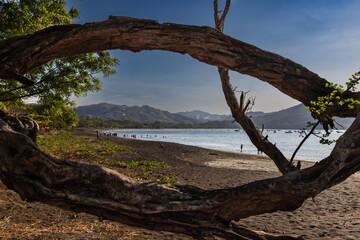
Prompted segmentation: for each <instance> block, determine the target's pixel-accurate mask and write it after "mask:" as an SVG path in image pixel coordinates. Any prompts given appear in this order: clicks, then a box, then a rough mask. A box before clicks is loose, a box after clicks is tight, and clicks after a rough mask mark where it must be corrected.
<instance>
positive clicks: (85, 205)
mask: <svg viewBox="0 0 360 240" xmlns="http://www.w3.org/2000/svg"><path fill="white" fill-rule="evenodd" d="M115 48H118V49H126V50H132V51H141V50H154V49H159V50H167V51H173V52H179V53H188V54H190V55H191V56H192V57H194V58H195V59H198V60H200V61H203V62H206V63H208V64H212V65H217V66H219V67H222V68H227V69H232V70H235V71H238V72H241V73H245V74H249V75H251V76H254V77H257V78H259V79H261V80H263V81H266V82H268V83H270V84H272V85H273V86H275V87H277V88H278V89H280V90H281V91H283V92H284V93H286V94H288V95H289V96H291V97H294V98H296V99H298V100H300V101H302V102H303V103H305V104H307V103H309V101H310V100H313V99H315V98H317V96H321V95H325V94H327V93H328V91H329V89H327V88H325V82H326V81H325V80H324V79H322V78H320V77H319V76H317V75H316V74H314V73H312V72H310V71H309V70H307V69H306V68H304V67H302V66H301V65H298V64H296V63H294V62H292V61H291V60H288V59H285V58H283V57H281V56H279V55H276V54H273V53H270V52H266V51H263V50H261V49H259V48H256V47H254V46H251V45H249V44H246V43H243V42H240V41H238V40H235V39H233V38H231V37H228V36H226V35H223V34H222V33H221V32H219V31H216V30H214V29H212V28H209V27H196V26H187V25H177V24H170V23H164V24H158V23H156V22H155V21H152V20H142V19H133V18H129V17H111V18H110V19H109V20H107V21H104V22H99V23H89V24H85V25H69V26H60V27H51V28H48V29H45V30H43V31H39V32H37V33H35V34H32V35H27V36H20V37H15V38H11V39H8V40H2V41H0V77H1V78H4V79H9V80H10V79H15V80H18V81H21V82H23V83H24V84H30V83H29V82H28V81H27V80H26V78H24V77H23V76H22V75H23V74H24V73H26V72H28V71H30V70H32V69H34V68H35V67H37V66H40V65H41V64H43V63H45V62H47V61H49V60H51V59H54V58H59V57H65V56H71V55H74V54H79V53H85V52H91V51H98V50H105V49H115ZM225 70H226V69H225ZM228 87H229V86H228ZM354 96H358V93H354ZM230 100H231V99H230ZM230 103H231V101H230ZM235 105H236V104H235ZM240 110H242V109H240ZM240 110H239V111H240ZM340 110H341V111H342V110H343V109H333V114H336V115H339V116H356V111H354V110H343V112H341V111H340ZM36 126H37V125H36V124H34V123H33V122H32V121H31V120H30V119H27V118H13V117H10V116H8V115H6V114H5V113H4V112H0V178H1V180H2V181H3V182H4V184H5V185H6V186H7V187H8V188H10V189H13V190H15V191H16V192H18V193H19V194H20V196H21V197H22V199H26V200H28V201H41V202H44V203H47V204H50V205H55V206H59V207H62V208H66V209H70V210H74V211H84V212H88V213H91V214H94V215H97V216H101V217H105V218H109V219H112V220H116V221H119V222H123V223H128V224H131V225H135V226H141V227H145V228H149V229H156V230H167V231H173V232H181V233H186V234H191V235H193V236H196V237H199V238H201V237H204V236H206V235H208V234H210V235H217V236H220V237H223V238H226V239H247V238H250V239H284V238H282V237H281V236H280V237H278V238H277V237H276V236H273V235H268V234H265V233H261V232H254V231H250V230H248V229H242V228H238V227H235V226H233V225H232V224H231V221H232V220H238V219H240V218H245V217H248V216H252V215H256V214H262V213H267V212H274V211H277V210H286V211H291V210H295V209H296V208H298V207H300V206H301V204H302V203H303V202H304V201H305V200H306V199H307V198H309V197H314V196H316V195H317V194H318V193H319V192H321V191H322V190H324V189H326V188H329V187H331V186H333V185H335V184H337V183H340V182H341V181H344V180H345V179H346V178H347V177H349V176H350V175H351V174H353V173H355V172H356V171H358V170H359V169H360V144H359V143H360V115H357V118H356V120H355V121H354V123H353V124H352V126H351V127H350V128H349V129H348V130H347V131H346V132H345V134H344V135H343V136H342V137H340V138H339V140H338V142H337V144H336V146H335V148H334V150H333V151H332V153H331V155H330V156H329V157H328V158H326V159H324V160H323V161H321V162H320V163H318V164H316V165H315V166H313V167H311V168H308V169H304V170H295V171H293V170H294V169H291V170H292V171H290V172H289V171H288V170H286V169H287V168H288V166H286V165H285V166H283V167H284V172H288V173H286V174H285V175H283V176H282V177H279V178H274V179H267V180H263V181H257V182H253V183H250V184H246V185H243V186H239V187H235V188H229V189H219V190H212V191H207V190H202V189H199V188H195V187H192V186H177V185H174V186H171V185H167V184H161V183H157V182H139V181H136V180H133V179H130V178H128V177H126V176H124V175H121V174H119V173H117V172H114V171H112V170H109V169H106V168H102V167H98V166H92V165H85V164H80V163H75V162H69V161H66V160H61V159H55V158H52V157H51V156H49V155H47V154H45V153H43V152H41V151H40V150H39V149H38V148H37V146H36V145H35V143H34V141H35V139H36V132H37V131H36V128H37V127H36ZM34 136H35V137H34ZM260 137H261V136H260ZM265 140H266V139H262V141H264V144H267V142H266V141H265ZM269 146H270V145H269ZM270 147H271V146H270ZM280 164H282V163H280ZM285 239H293V238H291V237H286V238H285Z"/></svg>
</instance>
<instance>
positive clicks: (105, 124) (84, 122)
mask: <svg viewBox="0 0 360 240" xmlns="http://www.w3.org/2000/svg"><path fill="white" fill-rule="evenodd" d="M78 127H86V128H144V129H161V128H172V129H185V128H201V129H207V128H225V129H227V128H231V129H232V128H234V127H237V125H234V124H233V123H231V122H229V123H225V122H207V123H167V122H153V123H151V122H135V121H128V120H126V121H120V120H102V119H98V118H90V117H86V118H80V119H79V123H78Z"/></svg>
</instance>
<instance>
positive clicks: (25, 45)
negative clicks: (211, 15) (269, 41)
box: [0, 17, 359, 117]
mask: <svg viewBox="0 0 360 240" xmlns="http://www.w3.org/2000/svg"><path fill="white" fill-rule="evenodd" d="M109 49H122V50H130V51H134V52H137V51H142V50H165V51H171V52H178V53H182V54H189V55H190V56H192V57H193V58H195V59H197V60H199V61H202V62H205V63H207V64H210V65H215V66H218V67H223V68H225V69H231V70H233V71H237V72H239V73H243V74H247V75H250V76H253V77H255V78H258V79H260V80H262V81H265V82H267V83H269V84H271V85H272V86H274V87H276V88H277V89H279V90H280V91H282V92H283V93H285V94H287V95H288V96H290V97H292V98H294V99H297V100H299V101H300V102H302V103H304V104H305V105H307V106H308V105H309V104H310V101H313V100H317V98H318V97H319V96H325V95H328V94H329V93H330V92H331V89H329V88H325V87H324V86H325V84H326V83H327V81H326V80H325V79H323V78H321V77H319V76H318V75H317V74H315V73H313V72H311V71H309V70H308V69H307V68H305V67H303V66H301V65H300V64H297V63H295V62H293V61H291V60H289V59H287V58H284V57H282V56H279V55H277V54H274V53H271V52H267V51H264V50H261V49H260V48H257V47H255V46H252V45H250V44H247V43H244V42H241V41H239V40H236V39H234V38H231V37H229V36H227V35H224V34H223V33H221V32H220V31H218V30H215V29H214V28H211V27H199V26H190V25H180V24H173V23H163V24H160V23H157V22H156V21H154V20H145V19H136V18H130V17H110V18H109V19H108V20H107V21H103V22H94V23H86V24H83V25H75V24H74V25H65V26H54V27H50V28H47V29H44V30H42V31H39V32H36V33H34V34H30V35H26V36H19V37H14V38H10V39H5V40H1V41H0V78H3V79H14V78H13V77H12V76H10V75H9V74H7V73H9V72H11V73H16V74H17V75H23V74H25V73H27V72H29V71H31V70H32V69H34V68H36V67H38V66H40V65H42V64H44V63H46V62H48V61H49V60H51V59H56V58H62V57H66V56H72V55H76V54H81V53H86V52H94V51H102V50H109ZM16 79H17V78H15V80H16ZM348 94H349V96H348V97H349V98H350V97H351V98H354V99H359V93H358V92H357V93H348ZM329 114H330V115H336V116H340V117H355V116H356V115H357V110H351V109H346V110H345V109H343V108H341V107H334V108H333V109H332V110H331V111H330V112H329Z"/></svg>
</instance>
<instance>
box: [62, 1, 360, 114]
mask: <svg viewBox="0 0 360 240" xmlns="http://www.w3.org/2000/svg"><path fill="white" fill-rule="evenodd" d="M67 2H68V6H69V7H70V6H75V7H77V8H79V9H80V11H81V14H80V18H79V19H78V20H76V22H77V23H85V22H94V21H102V20H106V19H107V18H108V16H109V15H113V16H131V17H137V18H148V19H155V20H158V21H159V22H173V23H181V24H190V25H208V26H213V25H214V24H213V22H214V20H213V1H212V0H196V1H193V0H131V1H130V0H102V1H99V0H80V1H75V0H68V1H67ZM224 2H225V1H221V0H220V1H219V3H220V5H221V6H223V4H221V3H224ZM220 9H222V7H220ZM359 12H360V1H358V0H316V1H311V0H232V3H231V7H230V11H229V14H228V16H227V19H226V22H225V28H224V33H225V34H227V35H230V36H232V37H234V38H237V39H239V40H241V41H245V42H247V43H250V44H252V45H255V46H257V47H260V48H262V49H264V50H267V51H271V52H275V53H277V54H280V55H282V56H284V57H287V58H290V59H292V60H294V61H296V62H298V63H300V64H302V65H303V66H305V67H307V68H308V69H310V70H311V71H313V72H315V73H317V74H319V75H320V76H321V77H324V78H326V79H327V80H329V81H332V82H336V83H341V84H343V83H345V81H346V80H347V79H348V78H349V77H350V76H351V74H352V73H354V72H356V71H358V70H359V67H360V27H359V26H360V14H359ZM111 55H112V57H117V58H118V59H119V60H120V65H119V66H118V67H116V71H117V74H116V75H114V76H111V77H110V78H106V79H104V81H103V90H102V91H101V92H97V93H90V94H89V95H88V96H87V97H85V98H81V99H76V102H77V104H78V105H87V104H94V103H100V102H109V103H114V104H125V105H131V106H132V105H139V106H141V105H150V106H152V107H156V108H160V109H163V110H168V111H170V112H178V111H189V110H203V111H207V112H211V113H219V114H227V113H229V110H228V107H227V106H226V103H225V100H224V97H223V94H222V91H221V84H220V80H219V76H218V74H217V70H216V67H214V66H208V65H206V64H204V63H200V62H198V61H197V60H194V59H192V58H191V57H189V56H188V55H180V54H175V53H170V52H162V51H143V52H140V53H132V52H128V51H120V50H114V51H111ZM231 79H232V85H233V86H237V89H241V90H245V91H250V94H251V95H253V96H256V104H255V106H254V108H253V110H256V111H265V112H269V111H277V110H281V109H284V108H287V107H291V106H294V105H296V104H298V102H297V101H296V100H293V99H291V98H290V97H288V96H286V95H284V94H282V93H281V92H279V91H278V90H277V89H275V88H273V87H271V86H270V85H269V84H267V83H264V82H262V81H260V80H258V79H255V78H251V77H248V76H246V75H241V74H239V73H236V72H232V73H231Z"/></svg>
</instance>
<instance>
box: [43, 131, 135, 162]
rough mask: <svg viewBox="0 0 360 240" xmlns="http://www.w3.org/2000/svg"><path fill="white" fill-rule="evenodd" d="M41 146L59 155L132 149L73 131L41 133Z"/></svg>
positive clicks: (111, 152)
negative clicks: (73, 132)
mask: <svg viewBox="0 0 360 240" xmlns="http://www.w3.org/2000/svg"><path fill="white" fill-rule="evenodd" d="M38 146H39V148H40V149H41V150H42V151H44V152H47V153H52V154H55V155H57V156H59V157H65V156H68V155H77V156H94V155H99V156H101V155H112V154H116V153H117V152H124V151H130V150H131V148H130V147H128V146H124V145H117V144H116V143H113V142H109V141H100V140H92V139H89V138H87V137H85V136H75V135H73V134H72V133H71V132H60V133H59V134H56V135H41V136H39V139H38Z"/></svg>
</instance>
